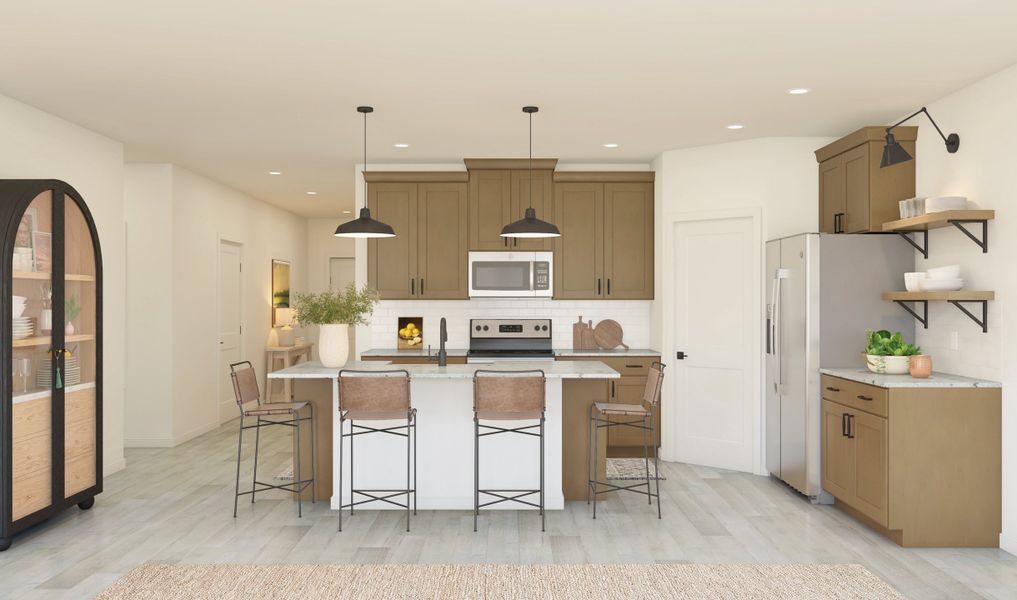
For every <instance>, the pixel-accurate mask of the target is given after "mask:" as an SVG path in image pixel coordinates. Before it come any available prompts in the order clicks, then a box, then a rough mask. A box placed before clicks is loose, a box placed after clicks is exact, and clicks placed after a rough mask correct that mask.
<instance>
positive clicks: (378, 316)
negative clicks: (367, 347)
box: [368, 299, 652, 348]
mask: <svg viewBox="0 0 1017 600" xmlns="http://www.w3.org/2000/svg"><path fill="white" fill-rule="evenodd" d="M651 304H652V302H651V301H649V300H602V301H596V300H590V301H578V300H543V299H541V300H534V299H529V300H527V299H490V300H439V301H427V302H419V301H407V300H383V301H381V302H379V303H378V305H377V306H376V307H375V310H374V315H373V316H372V318H371V327H370V335H369V337H368V339H369V340H370V342H371V347H372V348H394V347H395V346H396V341H397V340H396V334H397V330H398V325H397V320H398V318H399V317H421V318H422V319H423V323H422V324H421V323H418V326H420V327H421V329H422V330H423V332H424V343H425V344H431V345H437V342H438V340H437V330H438V322H439V321H440V320H441V318H442V317H445V318H446V320H447V323H448V346H449V347H452V348H466V347H467V346H468V345H469V321H470V319H479V318H530V319H536V318H550V319H552V331H553V333H552V343H553V344H554V347H556V348H571V347H572V324H573V323H575V322H576V320H577V319H578V317H579V316H580V315H581V316H582V317H583V320H584V321H589V320H593V321H594V322H595V323H596V321H600V320H601V319H608V318H610V319H614V320H615V321H618V323H619V324H621V326H622V329H624V330H625V338H624V341H625V343H626V344H627V345H629V346H630V347H632V348H646V347H648V346H649V345H650V306H651Z"/></svg>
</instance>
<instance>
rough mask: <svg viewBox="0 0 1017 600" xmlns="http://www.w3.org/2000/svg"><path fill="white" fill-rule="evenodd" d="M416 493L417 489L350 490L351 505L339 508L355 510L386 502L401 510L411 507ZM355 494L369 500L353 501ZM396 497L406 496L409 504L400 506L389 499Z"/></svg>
mask: <svg viewBox="0 0 1017 600" xmlns="http://www.w3.org/2000/svg"><path fill="white" fill-rule="evenodd" d="M416 491H417V490H416V489H409V490H404V489H398V490H391V489H382V490H368V489H360V490H350V494H351V495H350V503H349V504H343V505H341V506H340V507H339V510H342V509H344V508H353V507H354V506H360V505H361V504H370V503H371V502H385V503H386V504H391V505H392V506H398V507H399V508H407V507H408V505H409V497H410V494H413V493H414V492H416ZM355 494H360V495H361V496H367V500H360V501H359V502H358V501H356V500H354V499H353V495H355ZM376 494H387V495H385V496H377V495H376ZM396 496H406V502H407V503H406V504H399V503H398V502H394V501H392V500H389V498H395V497H396Z"/></svg>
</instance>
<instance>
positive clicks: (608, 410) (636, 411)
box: [593, 402, 650, 417]
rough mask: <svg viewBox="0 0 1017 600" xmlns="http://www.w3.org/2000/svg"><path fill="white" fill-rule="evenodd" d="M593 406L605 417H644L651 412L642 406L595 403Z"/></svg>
mask: <svg viewBox="0 0 1017 600" xmlns="http://www.w3.org/2000/svg"><path fill="white" fill-rule="evenodd" d="M593 406H594V407H596V409H597V412H599V413H603V414H605V415H625V416H632V417H642V416H645V415H648V414H650V411H648V410H646V409H645V408H643V406H642V405H640V404H619V403H616V402H594V403H593Z"/></svg>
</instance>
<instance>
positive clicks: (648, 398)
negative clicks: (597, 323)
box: [586, 361, 665, 519]
mask: <svg viewBox="0 0 1017 600" xmlns="http://www.w3.org/2000/svg"><path fill="white" fill-rule="evenodd" d="M664 367H665V365H664V364H663V363H660V362H657V361H655V362H654V363H653V364H651V365H650V373H649V375H648V376H647V377H646V387H644V388H643V402H642V404H619V403H611V402H595V403H593V404H592V405H591V406H590V429H591V430H592V433H591V434H590V446H589V447H588V449H587V452H586V479H587V487H586V503H587V504H589V503H590V495H591V494H592V495H593V518H594V519H596V518H597V494H602V493H606V492H617V491H629V492H635V493H637V494H645V495H646V503H647V504H653V499H654V498H656V499H657V518H658V519H659V518H660V516H661V515H660V471H659V470H658V464H657V454H659V451H658V449H657V444H656V440H657V423H656V417H655V416H654V413H653V409H654V408H655V407H656V406H657V405H658V404H659V403H660V387H661V386H662V385H663V384H664ZM610 417H621V418H623V419H625V420H624V421H612V420H611V419H610ZM609 427H633V428H635V429H641V430H642V431H643V462H644V464H645V466H646V481H645V482H644V483H634V484H632V485H617V484H614V483H611V482H609V481H597V480H596V478H595V476H594V473H596V464H597V458H598V457H597V431H598V430H599V429H606V428H609ZM604 433H605V434H606V433H607V432H606V431H605V432H604ZM647 434H649V436H650V439H651V440H654V443H653V444H652V445H653V471H654V473H655V474H656V480H657V491H656V492H654V491H653V490H652V488H651V487H650V457H649V446H650V444H649V443H648V442H647V439H646V438H647ZM644 485H645V486H646V490H645V491H643V490H641V489H637V488H641V487H643V486H644Z"/></svg>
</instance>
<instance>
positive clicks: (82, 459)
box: [64, 452, 95, 498]
mask: <svg viewBox="0 0 1017 600" xmlns="http://www.w3.org/2000/svg"><path fill="white" fill-rule="evenodd" d="M93 485H95V452H89V453H87V454H82V455H81V456H79V457H77V458H75V459H73V460H68V461H67V463H66V465H64V497H65V498H70V497H71V496H73V495H74V494H77V493H78V492H80V491H81V490H84V489H88V488H90V487H92V486H93Z"/></svg>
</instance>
